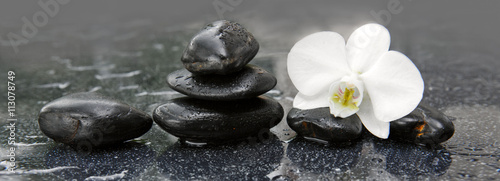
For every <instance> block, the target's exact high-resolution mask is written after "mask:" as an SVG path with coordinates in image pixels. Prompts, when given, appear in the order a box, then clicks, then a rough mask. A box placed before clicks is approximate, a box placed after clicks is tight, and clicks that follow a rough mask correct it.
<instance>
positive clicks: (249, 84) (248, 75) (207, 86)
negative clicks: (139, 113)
mask: <svg viewBox="0 0 500 181" xmlns="http://www.w3.org/2000/svg"><path fill="white" fill-rule="evenodd" d="M276 82H277V81H276V78H275V77H274V76H273V75H272V74H271V73H269V72H267V71H266V70H264V69H262V68H260V67H258V66H255V65H247V66H245V68H243V70H241V71H239V72H236V73H233V74H230V75H193V74H192V73H191V72H189V71H187V70H185V69H182V70H178V71H175V72H172V73H170V74H169V75H168V77H167V83H168V85H169V86H170V87H171V88H172V89H174V90H176V91H178V92H180V93H182V94H185V95H187V96H190V97H194V98H198V99H205V100H236V99H246V98H252V97H256V96H258V95H261V94H264V93H265V92H267V91H269V90H271V89H272V88H273V87H274V86H275V85H276Z"/></svg>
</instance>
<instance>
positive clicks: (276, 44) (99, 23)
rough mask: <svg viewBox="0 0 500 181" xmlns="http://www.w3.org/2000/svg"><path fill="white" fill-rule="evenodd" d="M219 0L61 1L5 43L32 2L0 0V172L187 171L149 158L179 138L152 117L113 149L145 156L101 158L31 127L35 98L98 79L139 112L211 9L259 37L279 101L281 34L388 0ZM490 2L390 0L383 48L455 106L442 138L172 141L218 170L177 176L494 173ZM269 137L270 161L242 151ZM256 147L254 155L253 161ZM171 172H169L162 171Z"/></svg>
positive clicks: (441, 102) (161, 91)
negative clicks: (327, 142) (12, 111)
mask: <svg viewBox="0 0 500 181" xmlns="http://www.w3.org/2000/svg"><path fill="white" fill-rule="evenodd" d="M231 2H233V3H232V4H230V3H229V1H225V0H215V1H203V2H196V3H195V2H194V1H186V2H184V3H183V4H177V3H170V2H158V1H147V2H142V1H141V2H136V1H105V2H101V1H85V2H84V1H70V2H69V3H67V4H65V5H63V6H61V7H60V11H59V12H58V13H57V14H56V15H55V16H54V17H50V18H49V19H48V22H47V24H46V25H45V26H43V27H40V28H38V31H37V32H36V33H35V35H34V36H33V37H31V38H28V43H27V44H24V45H21V46H19V47H18V48H19V49H18V50H19V51H18V52H17V53H15V52H14V50H13V48H12V47H11V45H10V43H9V41H8V38H7V35H8V34H9V32H13V33H16V34H22V30H21V29H22V26H23V21H22V18H23V17H27V18H28V19H30V18H32V17H33V15H34V14H35V13H37V12H38V11H41V10H42V8H41V7H40V6H39V5H37V2H36V1H22V2H19V1H15V2H14V1H9V2H2V3H1V5H0V63H1V65H2V66H1V67H0V70H1V72H0V75H3V76H4V77H3V80H2V82H3V83H1V84H0V89H1V90H2V91H1V92H2V93H3V94H4V95H5V94H6V93H7V91H6V90H7V87H6V86H7V71H8V70H14V71H15V72H16V79H15V83H16V112H17V113H18V122H17V123H16V128H17V131H16V134H17V137H16V142H17V143H18V144H17V145H15V147H16V159H17V160H16V164H18V167H17V168H16V172H15V173H14V174H9V173H7V172H6V171H0V179H1V180H18V179H23V180H27V179H47V180H52V179H60V180H63V179H68V178H67V177H66V176H67V175H68V174H63V173H62V172H66V171H68V169H81V170H80V171H76V173H83V172H84V171H82V170H87V171H88V172H85V173H91V174H90V175H84V176H81V175H78V176H75V178H81V179H83V178H88V177H91V176H108V177H101V178H110V177H112V178H119V177H120V176H122V175H121V173H122V172H123V173H124V174H125V175H124V177H123V178H131V179H135V180H138V179H145V180H159V179H163V178H165V177H170V178H186V177H184V175H181V174H187V175H189V174H190V173H189V169H190V168H188V167H187V166H186V165H182V164H180V163H178V162H171V163H165V162H166V161H168V159H162V158H165V157H169V156H171V155H172V154H171V153H172V150H174V152H175V150H179V149H178V147H177V146H176V144H175V142H176V141H177V139H176V138H175V137H173V136H171V135H168V134H166V133H165V132H164V131H162V130H161V129H160V128H159V127H158V126H156V125H154V126H153V128H152V130H151V131H150V132H148V133H147V134H145V135H144V136H142V137H140V138H139V139H136V140H134V142H137V143H139V146H135V147H134V148H130V149H124V150H120V149H119V150H117V151H118V155H125V156H128V157H127V158H132V157H133V158H134V159H139V160H141V161H138V162H136V163H144V164H139V165H137V164H131V163H132V162H130V161H128V160H127V159H123V160H124V161H123V163H122V164H121V165H122V166H123V167H119V168H120V169H118V170H115V169H106V168H105V167H99V166H95V165H100V166H102V165H106V164H111V165H112V164H114V163H116V159H113V158H115V157H113V156H109V155H113V154H114V153H115V152H105V153H103V154H105V156H102V157H99V158H102V160H101V159H93V158H95V156H96V155H91V156H90V157H83V156H74V155H73V154H72V153H71V150H68V149H67V148H65V147H64V146H62V145H59V144H57V143H54V142H53V141H52V140H50V139H48V138H47V137H46V136H44V135H43V134H42V133H41V132H40V131H39V128H38V124H37V122H36V119H37V115H38V112H39V110H40V108H41V107H42V106H43V105H44V104H46V103H48V102H49V101H51V100H53V99H56V98H58V97H61V96H63V95H66V94H69V93H73V92H81V91H98V92H101V93H103V94H106V95H109V96H111V97H114V98H117V99H120V100H122V101H124V102H127V103H129V104H130V105H132V106H134V107H137V108H139V109H142V110H144V111H146V112H148V113H151V111H152V110H153V109H154V108H155V107H156V106H158V105H160V104H162V103H163V102H165V101H166V100H169V99H171V98H174V97H179V96H181V95H180V94H178V93H176V92H174V91H172V90H171V89H170V88H168V86H167V85H166V83H165V81H166V76H167V74H168V73H170V72H172V71H174V70H177V69H180V68H182V63H181V62H180V57H181V55H182V51H183V49H184V47H185V46H186V45H187V43H188V41H189V40H190V39H191V37H192V36H193V35H194V34H195V33H196V32H197V31H199V29H200V28H202V27H203V26H204V25H205V24H207V23H209V22H212V21H215V20H218V19H220V18H221V17H222V16H223V17H224V18H226V19H230V20H234V21H236V22H239V23H240V24H242V25H243V26H245V27H246V28H247V29H248V30H249V31H250V32H252V34H253V35H254V36H255V38H256V39H257V40H258V41H259V43H260V45H261V47H260V51H259V53H258V54H257V56H256V58H255V59H254V60H253V61H252V62H251V63H252V64H256V65H259V66H262V67H264V68H265V69H267V70H268V71H270V72H272V73H273V74H275V76H276V77H277V79H278V85H277V86H276V88H275V89H273V90H272V91H271V92H270V93H268V95H269V96H272V97H274V98H275V99H277V100H279V101H280V103H281V104H282V105H283V107H284V108H285V111H286V112H287V111H288V110H290V109H291V103H292V99H293V96H294V95H295V94H296V90H295V88H294V87H293V85H292V84H291V82H290V80H289V78H288V75H287V72H286V55H287V53H288V51H289V50H290V48H291V47H292V46H293V44H294V43H295V42H297V41H298V40H299V39H300V38H302V37H304V36H306V35H308V34H311V33H314V32H317V31H322V30H332V31H337V32H339V33H340V34H341V35H343V36H344V37H345V38H347V37H348V36H349V35H350V33H351V32H352V31H353V30H354V29H355V28H357V27H359V26H360V25H363V24H365V23H368V22H374V21H377V18H376V17H375V16H372V15H371V13H370V12H375V13H379V12H388V13H390V12H389V11H388V7H390V6H391V3H389V2H390V1H383V2H381V1H377V2H375V1H369V2H368V1H367V2H365V3H361V2H356V3H354V2H342V3H337V2H330V1H328V2H327V1H307V2H299V1H284V0H280V1H272V2H268V1H264V0H261V1H252V2H250V1H231ZM398 2H399V1H398ZM213 4H218V5H219V6H222V5H221V4H225V5H227V6H226V8H227V11H226V12H222V11H217V10H216V8H214V5H213ZM499 7H500V3H499V2H496V1H495V2H494V1H482V2H480V3H479V2H476V1H466V0H462V1H451V0H448V1H440V2H439V3H435V2H431V1H426V2H422V1H406V0H401V1H400V6H399V7H398V8H396V9H397V11H393V13H392V14H391V19H390V21H387V22H385V23H387V25H386V27H387V28H388V29H389V31H390V32H391V35H392V42H391V49H393V50H398V51H401V52H403V53H404V54H406V55H407V56H408V57H410V59H411V60H413V62H414V63H415V64H416V65H417V67H418V68H419V69H420V71H421V73H422V76H423V78H424V82H425V93H424V99H423V102H424V103H427V104H430V105H431V106H434V107H437V108H438V109H439V110H441V111H443V112H444V113H446V114H447V115H449V116H452V117H455V118H456V119H455V120H454V124H455V128H456V132H455V135H454V136H453V137H452V138H451V139H450V140H448V141H447V142H444V143H443V144H442V147H436V148H424V147H419V146H414V145H407V144H402V143H395V142H392V141H384V140H379V139H376V138H373V137H370V136H368V135H364V136H363V139H362V141H361V142H357V143H354V144H353V145H350V146H344V147H340V146H338V147H328V148H325V147H323V146H318V145H316V144H312V143H310V142H301V141H300V140H294V141H292V142H290V143H286V142H283V143H282V146H281V145H278V146H265V145H260V144H265V143H260V144H257V143H254V140H248V141H246V142H243V143H242V144H241V145H240V147H238V148H239V149H234V151H233V152H229V151H227V150H224V149H222V151H218V149H210V150H208V149H207V150H206V151H204V150H196V151H192V152H191V151H190V150H189V149H182V155H181V156H179V158H180V159H182V158H183V157H185V155H189V154H190V153H192V154H193V155H194V154H196V155H197V156H198V157H199V158H200V159H191V158H192V157H187V158H188V159H190V160H188V161H193V163H198V162H197V161H200V163H201V162H203V163H208V167H213V168H215V170H216V171H217V172H226V173H224V174H219V173H217V172H215V173H214V172H209V173H207V174H208V176H205V175H201V176H202V177H200V174H197V173H196V172H194V171H193V173H192V177H187V178H201V179H203V178H206V179H209V178H215V175H217V174H219V175H238V176H241V179H248V178H252V177H253V176H255V175H258V176H262V175H263V174H262V172H266V173H267V176H266V177H258V178H262V179H267V178H288V179H297V180H316V179H323V178H330V179H335V178H337V179H377V180H386V179H410V180H411V179H415V178H416V179H431V180H438V179H450V180H457V179H467V180H477V179H480V180H498V179H500V164H499V161H500V148H499V147H500V146H499V143H498V140H499V139H500V130H499V128H498V125H499V117H500V107H499V106H500V100H499V99H500V97H499V96H498V95H499V93H500V75H499V74H498V73H497V72H498V69H499V68H500V52H499V51H498V50H499V47H500V36H498V29H500V24H499V23H497V22H498V18H499V17H500V12H499V11H498V8H499ZM389 9H392V8H389ZM380 23H384V22H380ZM0 102H3V103H0V110H1V111H0V117H1V120H0V125H1V126H2V128H1V140H0V143H1V144H2V147H1V150H0V152H1V156H0V160H1V164H0V168H3V167H4V165H5V163H6V162H4V160H7V159H9V157H8V156H6V154H7V153H8V150H7V149H8V148H9V147H10V146H9V145H7V137H8V134H9V133H10V131H9V130H8V128H7V125H6V124H8V122H6V119H7V117H8V115H7V111H6V110H7V106H6V105H7V104H6V103H7V96H2V97H1V100H0ZM273 131H274V133H276V135H277V136H278V137H279V138H280V139H281V140H288V139H289V138H292V137H293V136H294V134H295V133H293V132H292V131H290V130H289V129H288V128H287V127H286V126H284V122H282V124H280V125H278V127H275V128H274V129H273ZM273 140H274V141H276V139H271V143H274V142H273ZM247 147H248V149H246V148H247ZM276 149H277V150H279V149H283V150H282V151H281V152H280V153H282V157H281V160H280V161H279V162H276V161H273V159H267V158H266V157H265V156H261V155H252V154H249V157H250V158H254V159H243V158H242V157H241V155H242V154H243V155H245V154H244V153H246V152H245V151H248V150H252V151H251V153H262V154H266V153H273V154H268V155H274V153H275V152H274V151H276ZM115 151H116V150H115ZM120 151H122V152H123V153H121V152H120ZM152 152H153V153H152ZM146 153H147V154H146ZM225 153H233V154H234V155H235V156H234V157H231V156H229V157H228V158H235V159H236V158H238V159H240V160H242V161H240V162H237V161H236V162H229V161H221V158H220V157H221V156H225V155H227V154H225ZM54 154H56V155H60V156H64V155H68V156H71V159H76V161H75V160H71V159H69V160H70V161H67V160H68V158H66V157H56V158H55V160H56V161H57V160H58V159H59V160H60V161H58V163H67V164H62V165H58V164H51V163H52V162H51V161H53V159H52V157H55V156H53V155H54ZM144 155H146V156H147V157H144ZM151 157H156V158H151ZM116 158H121V157H116ZM158 158H160V159H158ZM332 158H338V159H332ZM261 159H266V161H264V162H261V161H262V160H261ZM89 160H90V161H89ZM153 160H154V161H153ZM211 160H215V161H213V162H212V161H211ZM251 160H254V161H255V163H252V162H251ZM267 160H269V161H267ZM80 163H86V164H83V165H82V164H80ZM146 163H147V164H146ZM150 163H155V164H150ZM239 163H241V165H239ZM169 164H170V165H169ZM175 164H179V167H181V166H184V167H186V170H188V171H183V172H171V173H165V170H168V169H162V168H170V166H172V165H175ZM210 165H212V166H210ZM75 166H76V167H78V168H74V167H75ZM188 166H189V165H188ZM255 167H258V168H255ZM53 168H58V169H53ZM100 168H102V169H100ZM202 168H205V167H202ZM234 168H241V169H234ZM254 169H257V170H259V171H254ZM125 170H127V172H124V171H125ZM195 170H196V169H195ZM231 172H234V174H230V173H231ZM256 173H257V174H256ZM61 174H62V175H61ZM171 174H173V175H175V174H179V176H177V177H174V176H169V175H171ZM211 174H213V175H212V176H213V177H210V175H211ZM60 175H61V176H60ZM193 175H194V176H193ZM280 175H281V176H280ZM113 176H114V177H113ZM91 178H95V177H91ZM228 178H229V177H228ZM231 178H233V177H231Z"/></svg>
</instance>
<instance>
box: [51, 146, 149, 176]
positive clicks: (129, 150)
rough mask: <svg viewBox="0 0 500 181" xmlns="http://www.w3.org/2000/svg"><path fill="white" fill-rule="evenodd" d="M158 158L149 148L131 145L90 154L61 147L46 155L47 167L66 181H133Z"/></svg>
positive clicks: (93, 151) (103, 149)
mask: <svg viewBox="0 0 500 181" xmlns="http://www.w3.org/2000/svg"><path fill="white" fill-rule="evenodd" d="M155 156H156V153H155V152H154V151H153V150H151V149H150V148H149V147H148V146H146V145H143V144H139V143H131V142H129V143H125V144H122V145H116V146H113V147H108V148H102V149H94V150H92V152H91V153H81V152H78V151H75V150H74V149H72V148H70V147H68V146H64V145H60V146H57V147H55V148H54V149H52V150H50V151H49V152H48V153H47V155H46V156H45V165H46V166H47V167H48V168H54V169H57V170H58V171H56V172H54V174H55V175H57V176H59V177H61V178H63V179H65V180H118V179H125V180H130V179H132V178H135V177H137V176H139V174H141V172H144V171H145V170H146V169H147V168H148V167H150V166H152V165H153V163H154V158H155ZM59 168H67V169H59Z"/></svg>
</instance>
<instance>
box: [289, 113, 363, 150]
mask: <svg viewBox="0 0 500 181" xmlns="http://www.w3.org/2000/svg"><path fill="white" fill-rule="evenodd" d="M287 122H288V125H289V126H290V128H292V129H293V130H294V131H295V132H297V134H299V135H301V136H303V137H305V138H309V139H311V138H313V140H316V141H319V142H322V141H324V142H325V143H326V142H345V141H351V140H354V139H356V138H358V137H359V136H360V135H361V132H362V130H363V125H362V123H361V120H360V119H359V118H358V116H357V115H356V114H354V115H352V116H349V117H347V118H339V117H335V116H333V115H332V114H330V108H328V107H323V108H316V109H308V110H300V109H297V108H292V109H291V110H290V112H289V113H288V116H287Z"/></svg>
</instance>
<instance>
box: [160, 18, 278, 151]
mask: <svg viewBox="0 0 500 181" xmlns="http://www.w3.org/2000/svg"><path fill="white" fill-rule="evenodd" d="M258 50H259V44H258V43H257V41H256V40H255V38H254V37H253V35H252V34H251V33H250V32H248V31H247V30H246V29H245V28H243V27H242V26H241V25H240V24H238V23H235V22H230V21H225V20H221V21H216V22H213V23H211V24H208V25H207V26H205V27H204V28H203V29H202V30H201V31H200V32H198V33H197V34H196V35H195V36H194V37H193V38H192V39H191V42H190V43H189V45H188V46H187V48H186V49H185V51H184V54H183V56H182V58H181V61H182V62H183V64H184V67H185V68H186V69H181V70H177V71H175V72H172V73H170V74H169V75H168V77H167V83H168V85H169V86H170V87H171V88H172V89H174V90H175V91H177V92H180V93H182V94H185V95H187V96H188V97H182V98H177V99H172V100H170V101H168V102H167V103H165V104H163V105H160V106H159V107H157V108H156V109H155V111H154V112H153V120H154V121H155V122H156V123H157V124H158V125H159V126H160V127H161V128H163V129H164V130H165V131H167V132H168V133H170V134H172V135H174V136H177V137H179V138H180V139H181V140H183V141H186V142H190V143H195V144H205V143H207V144H219V143H226V142H229V141H237V140H242V139H245V138H247V137H250V136H254V135H257V134H259V133H261V132H263V131H265V132H268V131H269V129H270V128H271V127H273V126H275V125H276V124H278V123H279V122H280V121H281V118H282V117H283V114H284V111H283V108H282V107H281V105H280V104H279V103H278V102H277V101H275V100H274V99H272V98H268V97H265V96H260V95H262V94H264V93H266V92H267V91H269V90H271V89H272V88H274V86H275V85H276V82H277V81H276V78H275V77H274V76H273V75H272V74H271V73H269V72H267V71H266V70H264V69H263V68H261V67H258V66H256V65H249V64H248V63H249V62H250V61H251V60H252V59H253V58H254V56H255V55H256V54H257V52H258Z"/></svg>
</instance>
